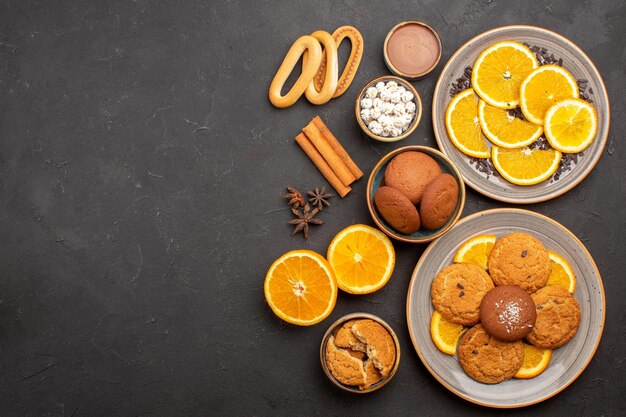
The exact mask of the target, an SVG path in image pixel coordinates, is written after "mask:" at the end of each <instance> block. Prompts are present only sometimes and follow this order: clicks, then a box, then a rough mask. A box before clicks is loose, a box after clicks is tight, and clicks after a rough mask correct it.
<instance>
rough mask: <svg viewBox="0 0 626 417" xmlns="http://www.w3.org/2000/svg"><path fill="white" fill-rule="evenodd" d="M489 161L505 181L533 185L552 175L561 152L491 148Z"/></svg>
mask: <svg viewBox="0 0 626 417" xmlns="http://www.w3.org/2000/svg"><path fill="white" fill-rule="evenodd" d="M491 160H492V162H493V166H494V167H495V168H496V170H497V171H498V173H499V174H500V175H502V177H503V178H504V179H505V180H507V181H509V182H512V183H513V184H517V185H533V184H538V183H540V182H542V181H545V180H547V179H548V178H550V176H551V175H552V174H554V172H555V171H556V170H557V168H558V167H559V163H560V161H561V152H559V151H557V150H555V149H547V150H542V149H530V148H528V147H526V148H520V149H504V148H500V147H498V146H492V147H491Z"/></svg>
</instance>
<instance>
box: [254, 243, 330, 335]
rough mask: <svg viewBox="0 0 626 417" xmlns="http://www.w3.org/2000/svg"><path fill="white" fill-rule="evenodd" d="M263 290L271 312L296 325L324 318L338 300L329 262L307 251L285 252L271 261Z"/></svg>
mask: <svg viewBox="0 0 626 417" xmlns="http://www.w3.org/2000/svg"><path fill="white" fill-rule="evenodd" d="M263 290H264V292H265V299H266V300H267V304H268V305H269V306H270V308H271V309H272V311H273V312H274V313H275V314H276V315H277V316H278V317H280V318H281V319H283V320H285V321H286V322H288V323H292V324H297V325H299V326H310V325H313V324H316V323H319V322H320V321H322V320H324V319H325V318H326V317H328V315H329V314H330V313H331V312H332V311H333V308H335V302H336V301H337V283H336V281H335V276H334V274H333V271H332V269H331V267H330V265H329V264H328V262H327V261H326V259H324V257H323V256H321V255H320V254H318V253H315V252H313V251H309V250H294V251H291V252H287V253H286V254H284V255H283V256H281V257H280V258H278V259H277V260H276V261H274V263H273V264H272V266H271V267H270V269H269V270H268V271H267V275H266V276H265V285H264V286H263Z"/></svg>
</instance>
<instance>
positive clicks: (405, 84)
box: [354, 75, 422, 142]
mask: <svg viewBox="0 0 626 417" xmlns="http://www.w3.org/2000/svg"><path fill="white" fill-rule="evenodd" d="M381 81H382V82H384V83H387V82H389V81H395V82H397V83H398V85H401V86H403V87H404V88H406V89H407V90H409V91H410V92H411V93H413V97H414V98H413V102H414V103H415V117H413V120H412V121H411V124H409V128H408V129H407V130H406V131H404V133H402V134H401V135H399V136H395V137H391V136H389V137H385V136H380V135H376V134H374V133H372V131H371V130H369V129H368V127H367V125H366V124H365V122H364V121H363V119H362V118H361V99H363V98H364V97H365V91H366V90H367V89H368V88H369V87H373V86H375V85H376V83H378V82H381ZM354 109H355V114H356V120H357V122H358V123H359V126H360V127H361V129H362V130H363V132H365V134H366V135H367V136H369V137H370V138H372V139H376V140H378V141H381V142H397V141H399V140H402V139H404V138H406V137H407V136H409V135H410V134H411V133H413V131H414V130H415V128H417V125H418V124H419V122H420V119H421V118H422V99H421V98H420V95H419V93H418V92H417V90H416V89H415V87H413V86H412V85H411V83H409V82H407V81H406V80H404V79H402V78H400V77H396V76H393V75H386V76H383V77H378V78H376V79H373V80H372V81H370V82H369V83H367V84H365V86H364V87H363V88H362V89H361V91H360V92H359V94H358V95H357V97H356V104H355V106H354Z"/></svg>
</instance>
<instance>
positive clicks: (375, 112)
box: [370, 107, 383, 120]
mask: <svg viewBox="0 0 626 417" xmlns="http://www.w3.org/2000/svg"><path fill="white" fill-rule="evenodd" d="M382 114H383V112H382V111H380V109H379V108H377V107H372V109H371V111H370V117H371V118H372V120H374V119H378V118H379V117H380V116H381V115H382Z"/></svg>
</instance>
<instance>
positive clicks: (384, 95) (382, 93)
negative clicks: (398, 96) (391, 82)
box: [378, 89, 391, 101]
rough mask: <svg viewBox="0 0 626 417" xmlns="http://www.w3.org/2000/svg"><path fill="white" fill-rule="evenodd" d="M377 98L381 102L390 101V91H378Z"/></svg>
mask: <svg viewBox="0 0 626 417" xmlns="http://www.w3.org/2000/svg"><path fill="white" fill-rule="evenodd" d="M378 97H380V99H381V100H383V101H389V100H390V99H391V91H389V90H387V89H384V90H379V92H378Z"/></svg>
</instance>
